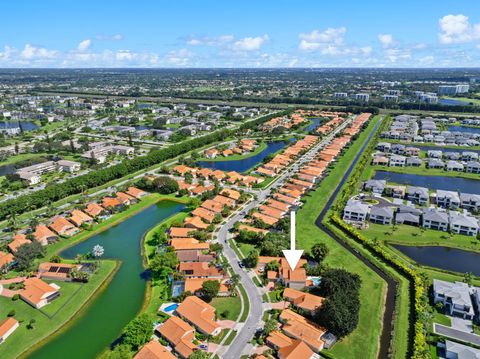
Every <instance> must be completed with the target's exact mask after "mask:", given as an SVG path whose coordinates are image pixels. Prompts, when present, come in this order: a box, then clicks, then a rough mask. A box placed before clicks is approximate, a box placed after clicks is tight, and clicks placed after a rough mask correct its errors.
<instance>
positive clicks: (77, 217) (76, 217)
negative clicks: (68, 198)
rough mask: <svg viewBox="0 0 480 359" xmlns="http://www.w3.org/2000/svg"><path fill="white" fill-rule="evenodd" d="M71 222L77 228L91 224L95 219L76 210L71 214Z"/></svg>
mask: <svg viewBox="0 0 480 359" xmlns="http://www.w3.org/2000/svg"><path fill="white" fill-rule="evenodd" d="M69 220H70V222H72V223H73V224H74V225H76V226H77V227H80V226H81V225H82V224H84V223H86V224H90V223H92V222H93V218H92V217H90V216H89V215H88V214H86V213H85V212H82V211H80V210H78V209H74V210H73V211H72V213H71V214H70V218H69Z"/></svg>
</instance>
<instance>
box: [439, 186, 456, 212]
mask: <svg viewBox="0 0 480 359" xmlns="http://www.w3.org/2000/svg"><path fill="white" fill-rule="evenodd" d="M436 201H437V206H440V207H443V208H448V209H457V208H458V207H460V197H459V196H458V193H457V192H454V191H444V190H441V189H439V190H437V195H436Z"/></svg>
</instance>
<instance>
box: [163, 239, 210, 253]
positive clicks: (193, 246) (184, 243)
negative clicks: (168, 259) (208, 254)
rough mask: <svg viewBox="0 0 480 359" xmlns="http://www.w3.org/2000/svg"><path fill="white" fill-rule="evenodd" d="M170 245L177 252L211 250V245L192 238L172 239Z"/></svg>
mask: <svg viewBox="0 0 480 359" xmlns="http://www.w3.org/2000/svg"><path fill="white" fill-rule="evenodd" d="M169 245H170V246H171V247H172V248H173V250H174V251H175V252H180V251H190V250H199V251H206V250H208V249H209V248H210V245H209V244H208V243H206V242H200V241H199V240H198V239H195V238H191V237H183V238H180V237H177V238H171V239H170V241H169Z"/></svg>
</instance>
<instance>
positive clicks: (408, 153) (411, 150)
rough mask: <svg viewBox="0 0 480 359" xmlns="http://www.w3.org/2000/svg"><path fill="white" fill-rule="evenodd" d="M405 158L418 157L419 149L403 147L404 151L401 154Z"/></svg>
mask: <svg viewBox="0 0 480 359" xmlns="http://www.w3.org/2000/svg"><path fill="white" fill-rule="evenodd" d="M403 154H404V155H406V156H415V157H416V156H418V155H420V148H418V147H405V151H404V152H403Z"/></svg>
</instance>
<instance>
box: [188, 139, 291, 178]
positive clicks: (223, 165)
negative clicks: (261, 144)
mask: <svg viewBox="0 0 480 359" xmlns="http://www.w3.org/2000/svg"><path fill="white" fill-rule="evenodd" d="M287 145H288V141H273V142H268V143H267V147H265V149H264V150H263V151H261V152H260V153H258V154H256V155H255V156H252V157H247V158H244V159H241V160H231V161H229V160H225V161H199V162H197V165H198V166H199V167H206V168H212V169H215V170H222V171H227V172H228V171H236V172H240V173H241V172H247V171H248V170H249V169H251V168H253V167H255V166H256V165H257V164H259V163H260V162H262V161H263V160H264V159H265V157H267V156H268V155H269V154H271V153H275V152H277V151H280V150H281V149H283V148H285V147H286V146H287Z"/></svg>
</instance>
